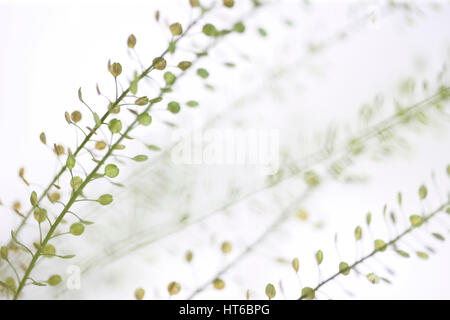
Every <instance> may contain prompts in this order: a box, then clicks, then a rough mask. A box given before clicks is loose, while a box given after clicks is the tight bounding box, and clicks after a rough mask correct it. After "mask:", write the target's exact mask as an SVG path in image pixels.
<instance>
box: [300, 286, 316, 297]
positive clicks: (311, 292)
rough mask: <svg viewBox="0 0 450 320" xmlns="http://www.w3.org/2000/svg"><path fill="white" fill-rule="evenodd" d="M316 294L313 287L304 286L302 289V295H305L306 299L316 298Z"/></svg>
mask: <svg viewBox="0 0 450 320" xmlns="http://www.w3.org/2000/svg"><path fill="white" fill-rule="evenodd" d="M315 296H316V293H315V291H314V290H313V289H312V288H310V287H304V288H303V289H302V297H303V299H305V300H312V299H314V298H315Z"/></svg>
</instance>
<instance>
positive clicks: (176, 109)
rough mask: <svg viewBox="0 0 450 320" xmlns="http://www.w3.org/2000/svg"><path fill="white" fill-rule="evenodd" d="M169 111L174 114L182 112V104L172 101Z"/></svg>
mask: <svg viewBox="0 0 450 320" xmlns="http://www.w3.org/2000/svg"><path fill="white" fill-rule="evenodd" d="M167 109H169V111H170V112H172V113H178V112H180V104H179V103H178V102H175V101H172V102H169V103H168V104H167Z"/></svg>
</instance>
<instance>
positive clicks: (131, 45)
mask: <svg viewBox="0 0 450 320" xmlns="http://www.w3.org/2000/svg"><path fill="white" fill-rule="evenodd" d="M127 46H128V48H130V49H133V48H134V47H135V46H136V37H135V36H134V34H130V36H129V37H128V40H127Z"/></svg>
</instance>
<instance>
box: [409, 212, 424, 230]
mask: <svg viewBox="0 0 450 320" xmlns="http://www.w3.org/2000/svg"><path fill="white" fill-rule="evenodd" d="M409 221H410V222H411V225H412V226H413V227H420V226H421V225H422V223H423V218H422V217H421V216H419V215H417V214H413V215H412V216H410V217H409Z"/></svg>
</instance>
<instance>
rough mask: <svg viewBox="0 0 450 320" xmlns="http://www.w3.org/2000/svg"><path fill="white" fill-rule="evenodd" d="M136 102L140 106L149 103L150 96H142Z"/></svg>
mask: <svg viewBox="0 0 450 320" xmlns="http://www.w3.org/2000/svg"><path fill="white" fill-rule="evenodd" d="M134 104H136V105H138V106H145V105H146V104H148V98H147V97H145V96H144V97H140V98H138V99H136V101H135V102H134Z"/></svg>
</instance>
